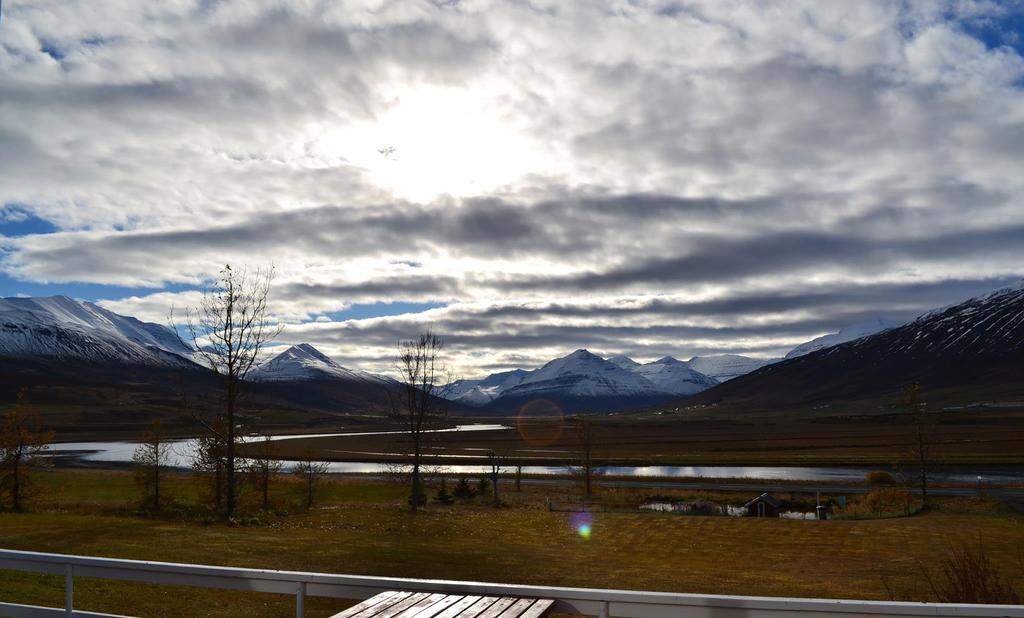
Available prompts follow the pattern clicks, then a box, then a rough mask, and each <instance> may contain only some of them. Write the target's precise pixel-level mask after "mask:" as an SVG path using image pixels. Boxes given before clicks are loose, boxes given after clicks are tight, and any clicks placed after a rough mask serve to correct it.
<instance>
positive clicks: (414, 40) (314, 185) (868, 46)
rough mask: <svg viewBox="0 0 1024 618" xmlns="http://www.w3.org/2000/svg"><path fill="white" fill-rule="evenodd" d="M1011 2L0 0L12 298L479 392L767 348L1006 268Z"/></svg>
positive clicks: (1014, 184) (1018, 10) (1021, 242)
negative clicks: (548, 375)
mask: <svg viewBox="0 0 1024 618" xmlns="http://www.w3.org/2000/svg"><path fill="white" fill-rule="evenodd" d="M1022 36H1024V5H1022V4H1020V3H1009V2H1004V3H994V2H968V1H964V2H952V3H936V2H922V3H917V2H869V1H867V0H857V1H852V0H851V1H850V2H820V1H810V2H785V3H781V2H779V3H776V2H768V1H761V2H749V3H738V2H723V1H721V0H708V1H706V2H704V1H696V2H682V1H680V2H655V1H651V2H647V1H643V0H636V1H633V2H624V1H621V2H620V1H610V2H583V1H581V2H563V1H560V0H554V1H535V2H526V1H521V2H508V3H503V2H490V1H476V0H466V1H459V0H449V1H435V2H414V1H402V2H381V1H368V2H362V3H359V2H344V3H341V2H339V3H334V2H315V1H306V0H290V1H288V2H262V1H260V2H257V1H248V2H232V1H217V0H165V1H162V2H136V1H133V0H83V1H73V0H32V1H28V0H7V1H5V2H4V3H3V17H2V21H0V295H3V296H14V295H18V294H27V295H50V294H67V295H69V296H74V297H77V298H84V299H89V300H95V301H98V302H100V304H102V305H103V306H105V307H107V308H110V309H112V310H115V311H118V312H120V313H126V314H131V315H136V316H139V317H140V318H143V319H149V320H153V321H157V322H163V321H165V316H166V315H167V311H168V308H169V306H170V305H171V304H172V303H173V304H176V305H177V306H179V307H181V306H184V305H189V304H194V303H195V302H196V299H197V297H198V294H199V290H201V289H202V287H203V285H204V282H206V281H207V280H208V279H209V277H210V276H211V275H214V274H215V273H216V272H217V271H218V269H219V268H220V266H221V265H222V264H224V263H228V262H230V263H231V264H234V265H243V264H248V265H250V266H252V267H255V266H259V265H266V264H268V263H271V262H272V263H273V264H274V265H275V267H276V270H277V278H276V280H275V286H274V290H273V308H274V312H275V315H277V316H278V317H279V318H280V319H282V320H285V321H287V323H288V328H287V329H286V331H285V333H284V335H283V336H282V339H283V342H310V343H313V344H314V345H316V346H317V347H319V348H321V349H322V350H323V351H325V352H326V353H328V354H331V355H333V356H335V357H336V358H337V359H338V360H340V361H341V362H343V363H345V364H347V365H351V366H357V367H362V368H366V369H387V368H389V367H391V365H392V360H391V359H392V357H393V355H394V349H395V344H396V341H397V340H398V339H399V338H401V337H408V336H411V335H415V334H416V333H417V332H419V331H420V330H422V329H423V328H425V327H426V326H427V325H433V327H434V329H435V330H436V331H438V332H440V333H441V334H443V335H445V336H446V337H447V339H448V342H449V352H450V354H451V360H452V361H453V363H454V364H455V365H457V367H458V370H459V372H460V373H461V374H462V375H465V376H466V377H472V376H475V375H477V374H481V373H486V372H489V371H492V370H497V369H503V368H509V367H513V366H532V365H535V364H538V363H540V362H542V361H544V360H547V359H550V358H552V357H554V356H558V355H561V354H564V353H567V352H570V351H572V350H573V349H575V348H579V347H587V348H590V349H591V350H593V351H595V352H598V353H605V354H617V353H625V354H630V355H632V356H634V357H636V358H638V359H640V360H647V359H653V358H656V357H660V356H662V355H665V354H672V355H675V356H677V357H680V358H684V359H685V358H689V357H690V356H692V355H696V354H701V355H704V354H714V353H724V352H729V353H744V354H750V355H755V356H771V355H776V354H779V353H782V352H785V351H786V350H787V349H789V348H790V347H792V346H793V345H795V344H797V343H800V342H802V341H804V340H807V339H809V338H811V337H814V336H817V335H820V334H822V333H825V332H828V331H833V330H836V329H838V328H839V327H841V326H843V325H845V324H849V323H852V322H856V321H858V320H860V319H863V318H865V317H873V316H881V317H885V318H889V319H906V318H910V317H912V316H914V315H916V314H918V313H920V312H922V311H924V310H926V309H929V308H931V307H934V306H940V305H944V304H949V303H952V302H955V301H957V300H960V299H963V298H966V297H968V296H972V295H974V294H977V293H980V292H984V291H987V290H990V289H994V288H996V287H999V286H1001V285H1005V284H1007V283H1009V282H1012V281H1014V280H1016V279H1018V278H1019V277H1020V276H1021V275H1022V274H1024V262H1022V260H1021V258H1022V257H1024V204H1022V201H1021V196H1022V187H1024V166H1022V162H1024V59H1022V54H1024V39H1022Z"/></svg>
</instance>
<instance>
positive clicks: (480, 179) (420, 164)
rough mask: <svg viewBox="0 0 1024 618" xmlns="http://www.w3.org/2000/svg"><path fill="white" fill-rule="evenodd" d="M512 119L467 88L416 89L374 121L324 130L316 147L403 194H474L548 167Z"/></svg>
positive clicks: (426, 196)
mask: <svg viewBox="0 0 1024 618" xmlns="http://www.w3.org/2000/svg"><path fill="white" fill-rule="evenodd" d="M510 116H511V115H508V114H504V113H503V111H502V109H501V108H500V105H498V104H497V103H495V102H494V101H493V100H492V99H490V98H488V97H486V96H482V95H480V94H479V93H478V92H474V91H471V90H468V89H465V88H441V87H422V88H416V89H414V90H409V91H407V92H404V93H402V94H400V95H398V96H396V97H395V98H394V100H393V103H392V105H390V106H389V107H388V108H387V109H386V110H385V111H384V112H382V113H380V114H379V115H378V116H377V117H376V118H375V119H374V120H373V121H371V122H367V123H363V124H360V125H355V126H352V127H347V128H343V129H337V130H333V131H328V132H326V133H325V134H323V135H322V136H321V137H320V138H319V139H318V140H317V152H318V154H319V155H320V156H323V157H327V158H332V159H333V158H344V159H345V160H346V161H348V162H350V163H352V164H354V165H357V166H359V167H361V168H363V169H365V170H366V171H367V173H368V174H369V176H370V178H371V179H372V180H373V181H374V182H375V183H376V184H377V185H379V186H381V187H382V188H385V189H387V190H389V191H391V192H392V193H394V194H395V195H396V196H397V197H401V198H404V199H408V200H414V201H429V200H431V199H434V198H436V197H438V196H441V195H445V194H449V195H454V196H463V195H476V194H481V193H486V192H489V191H492V190H494V189H496V188H499V187H502V186H505V185H509V184H512V183H514V182H515V181H516V180H517V179H519V178H521V177H523V176H524V175H526V174H529V173H531V172H535V171H538V172H539V171H544V169H545V165H546V163H547V160H548V159H549V157H548V155H546V154H545V153H544V151H543V149H542V148H541V147H540V146H539V145H538V144H536V143H534V142H533V140H531V139H530V138H528V137H527V136H526V133H525V131H520V130H519V127H517V126H516V124H515V122H514V121H513V120H511V117H510Z"/></svg>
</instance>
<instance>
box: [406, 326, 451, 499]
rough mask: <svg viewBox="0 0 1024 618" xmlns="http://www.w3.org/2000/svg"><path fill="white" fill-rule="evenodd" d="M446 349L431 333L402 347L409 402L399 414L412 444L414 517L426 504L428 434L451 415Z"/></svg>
mask: <svg viewBox="0 0 1024 618" xmlns="http://www.w3.org/2000/svg"><path fill="white" fill-rule="evenodd" d="M443 349H444V343H443V342H442V340H441V338H440V337H439V336H437V335H435V334H433V333H432V332H430V330H429V329H428V330H427V332H425V333H423V334H421V335H420V336H419V337H418V338H416V339H411V340H408V341H401V342H399V344H398V371H399V373H400V374H401V377H402V382H403V383H404V385H405V402H404V406H402V407H399V409H398V413H399V416H400V417H401V419H402V424H403V426H404V431H406V432H407V434H408V436H409V441H410V442H411V444H412V478H411V484H412V488H411V491H410V495H409V505H410V506H411V508H412V512H413V513H415V512H416V509H417V508H419V507H420V506H421V505H422V504H424V503H425V502H426V494H425V493H424V491H423V479H422V476H421V464H422V458H423V437H424V433H425V431H427V430H428V429H429V425H430V423H431V422H433V421H437V420H438V419H440V418H442V417H443V416H444V415H445V414H446V413H447V406H446V405H445V400H444V398H443V395H444V389H445V385H447V384H451V382H452V380H451V374H450V373H449V372H448V370H447V368H446V367H445V365H444V363H443V362H442V360H441V352H442V350H443Z"/></svg>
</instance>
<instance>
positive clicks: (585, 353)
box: [564, 348, 604, 360]
mask: <svg viewBox="0 0 1024 618" xmlns="http://www.w3.org/2000/svg"><path fill="white" fill-rule="evenodd" d="M564 358H580V359H583V358H601V357H600V356H598V355H597V354H594V353H593V352H591V351H590V350H588V349H586V348H580V349H578V350H576V351H575V352H573V353H572V354H569V355H567V356H565V357H564ZM601 360H604V359H601Z"/></svg>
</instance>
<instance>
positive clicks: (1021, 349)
mask: <svg viewBox="0 0 1024 618" xmlns="http://www.w3.org/2000/svg"><path fill="white" fill-rule="evenodd" d="M914 382H919V383H920V384H921V385H922V387H923V388H924V389H925V390H926V391H932V392H941V393H944V394H945V396H947V397H952V398H953V399H956V398H957V394H958V393H960V394H962V398H961V399H965V400H974V399H975V398H978V397H984V396H986V395H989V396H992V397H1012V396H1014V395H1021V396H1024V287H1021V286H1017V287H1012V288H1005V289H1002V290H998V291H996V292H993V293H991V294H989V295H986V296H982V297H978V298H973V299H970V300H968V301H966V302H963V303H960V304H958V305H955V306H952V307H948V308H945V309H940V310H936V311H932V312H930V313H927V314H925V315H923V316H921V317H919V318H918V319H916V320H914V321H913V322H911V323H909V324H906V325H904V326H900V327H897V328H893V329H890V330H887V331H884V332H881V333H878V334H876V335H872V336H869V337H865V338H863V339H858V340H855V341H851V342H848V343H844V344H840V345H837V346H833V347H830V348H825V349H823V350H819V351H817V352H812V353H810V354H807V355H804V356H800V357H797V358H793V359H788V360H784V361H782V362H779V363H775V364H773V365H769V366H767V367H764V368H762V369H759V370H757V371H755V372H753V373H750V374H747V375H745V376H741V377H738V378H736V379H734V380H730V381H728V382H725V383H723V384H721V385H719V386H716V387H714V388H712V389H709V390H707V391H704V392H703V393H699V394H697V395H694V396H693V397H690V398H688V399H686V400H685V403H681V404H680V405H687V406H690V405H700V404H703V405H710V404H717V405H720V406H728V407H730V408H736V409H751V410H754V409H765V410H782V409H784V408H787V407H803V406H813V405H821V404H825V403H829V404H831V403H835V402H856V401H868V400H878V399H885V398H895V397H896V396H897V395H898V394H899V392H900V391H901V390H902V389H903V388H905V387H906V386H907V385H909V384H912V383H914Z"/></svg>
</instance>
